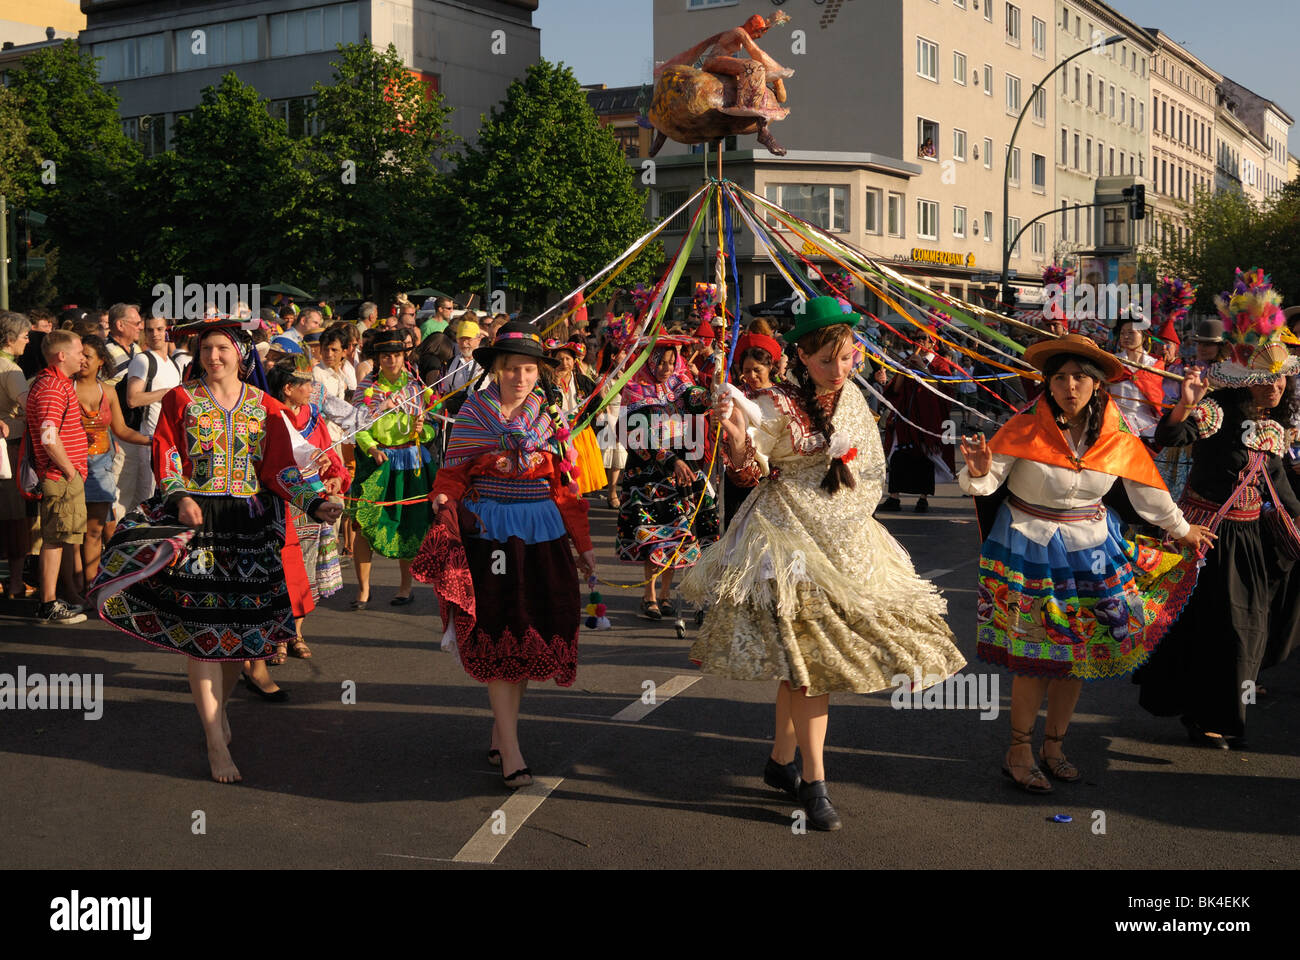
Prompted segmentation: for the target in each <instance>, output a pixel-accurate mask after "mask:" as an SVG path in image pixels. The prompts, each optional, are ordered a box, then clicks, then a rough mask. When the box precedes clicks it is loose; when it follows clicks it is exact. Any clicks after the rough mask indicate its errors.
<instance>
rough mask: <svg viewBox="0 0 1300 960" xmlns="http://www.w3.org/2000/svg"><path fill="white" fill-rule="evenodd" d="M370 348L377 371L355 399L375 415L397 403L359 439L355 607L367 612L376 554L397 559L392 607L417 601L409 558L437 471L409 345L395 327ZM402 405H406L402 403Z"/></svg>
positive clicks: (425, 526)
mask: <svg viewBox="0 0 1300 960" xmlns="http://www.w3.org/2000/svg"><path fill="white" fill-rule="evenodd" d="M372 349H373V350H374V354H375V358H376V367H375V372H374V373H373V374H372V376H370V377H368V378H366V380H365V381H363V382H362V383H360V384H358V386H357V400H356V402H357V404H358V405H359V406H362V407H363V409H365V410H367V411H370V412H371V414H372V415H378V414H379V413H380V411H381V409H382V408H383V406H384V405H385V402H386V401H388V400H389V398H393V399H395V400H397V401H398V404H399V406H397V407H396V408H395V409H392V410H390V411H389V412H388V413H384V414H383V415H382V416H379V417H378V419H376V420H375V421H374V423H372V424H371V425H370V426H369V427H368V428H367V429H365V430H362V431H360V432H359V433H357V434H356V436H355V438H354V442H355V443H356V448H357V472H356V476H355V478H354V479H353V481H352V489H351V491H350V492H349V496H350V497H351V498H352V501H351V502H352V514H353V516H354V517H355V519H356V523H357V527H358V534H357V539H356V544H355V546H354V548H353V557H354V560H355V562H356V570H357V583H358V590H357V598H356V600H354V601H353V602H352V609H353V610H364V609H366V607H367V606H368V605H369V603H370V563H371V556H372V554H373V553H374V552H376V551H377V552H378V553H380V554H382V555H383V556H385V557H393V558H395V559H396V560H397V561H398V564H399V566H400V568H401V574H402V582H401V586H400V587H399V588H398V591H397V595H396V596H394V597H393V599H392V600H390V601H389V604H390V605H392V606H394V607H400V606H405V605H406V604H408V603H410V602H411V599H412V598H411V587H412V582H411V559H412V558H413V557H414V556H415V554H416V552H417V551H418V550H419V549H420V543H421V542H422V541H423V540H424V535H425V534H426V533H427V532H428V530H429V526H430V525H431V524H432V516H431V514H430V512H429V502H428V499H427V498H428V494H429V490H430V488H431V487H432V486H433V473H434V469H433V466H432V464H431V463H430V460H431V458H430V454H429V451H428V448H427V446H426V444H427V443H428V442H429V441H430V440H432V439H433V435H434V427H433V426H432V424H428V423H425V421H424V416H423V413H422V404H423V397H422V396H420V392H421V391H422V390H423V386H422V384H421V383H420V380H419V378H418V377H416V376H415V375H414V374H413V373H412V372H411V371H410V370H409V369H408V368H407V366H406V344H405V343H404V342H403V340H402V336H401V334H400V333H398V332H397V331H396V330H385V331H383V332H381V333H380V334H379V335H378V336H376V337H375V339H374V343H373V347H372ZM403 400H405V401H408V402H406V403H405V404H404V405H403V404H402V401H403ZM400 501H412V502H409V503H404V502H400Z"/></svg>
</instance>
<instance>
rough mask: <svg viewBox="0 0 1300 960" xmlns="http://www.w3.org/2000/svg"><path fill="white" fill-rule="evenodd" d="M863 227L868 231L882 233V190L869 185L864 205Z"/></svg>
mask: <svg viewBox="0 0 1300 960" xmlns="http://www.w3.org/2000/svg"><path fill="white" fill-rule="evenodd" d="M862 229H863V231H864V232H866V233H876V234H878V233H880V191H879V190H878V189H876V188H874V187H867V193H866V200H865V202H864V203H863V205H862Z"/></svg>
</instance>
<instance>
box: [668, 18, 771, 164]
mask: <svg viewBox="0 0 1300 960" xmlns="http://www.w3.org/2000/svg"><path fill="white" fill-rule="evenodd" d="M789 19H790V17H789V16H788V15H786V14H785V13H781V12H779V11H778V12H777V13H776V14H775V15H774V16H772V18H771V19H765V18H763V17H761V16H759V15H757V14H755V15H754V16H752V17H750V18H749V19H748V20H746V21H745V22H744V23H743V24H742V25H741V26H739V27H735V28H734V29H731V30H724V31H723V32H722V33H715V34H714V35H713V36H711V37H709V38H708V39H706V40H702V41H700V42H699V43H697V44H696V45H695V46H693V47H691V48H690V49H689V50H687V51H685V52H683V53H680V54H678V55H677V56H675V57H673V58H672V59H671V60H669V61H668V62H667V63H665V64H664V65H663V66H662V67H660V68H659V69H658V70H656V71H655V89H654V100H653V102H652V103H651V105H650V111H649V115H650V122H651V123H652V124H654V128H655V130H656V131H657V134H656V136H655V140H654V143H653V144H652V145H651V148H650V156H652V157H653V156H654V155H655V154H657V153H658V152H659V150H660V148H661V147H663V145H664V141H665V140H667V139H668V138H670V137H671V138H672V139H673V140H676V141H677V142H678V143H709V142H712V141H715V140H721V139H722V138H724V137H729V136H734V135H738V134H744V133H757V134H758V142H759V143H761V144H762V145H763V146H765V147H767V149H768V150H770V151H771V152H772V153H774V154H775V155H776V156H778V157H783V156H785V148H784V147H782V146H781V145H780V144H779V143H777V142H776V140H775V139H773V137H772V133H771V131H770V130H769V129H768V124H769V123H771V122H772V121H773V120H784V119H785V118H786V117H787V116H788V115H789V113H790V111H789V110H788V109H787V108H785V107H783V106H781V104H783V103H785V83H784V81H785V80H786V79H788V78H790V77H792V76H794V71H793V70H790V69H788V68H786V67H783V66H781V64H779V63H777V62H776V61H775V60H773V59H772V58H771V57H770V56H768V55H767V54H766V53H764V52H763V50H762V48H760V47H759V45H758V44H757V43H755V42H754V41H755V40H757V39H758V38H759V37H761V36H762V35H763V34H764V33H766V32H767V31H768V30H769V29H770V28H771V27H773V26H775V25H776V24H779V23H785V22H787V21H788V20H789ZM741 50H744V51H745V52H746V53H747V54H749V57H748V59H745V58H742V57H736V56H733V54H736V53H738V52H739V51H741ZM697 63H698V64H699V66H698V67H697V66H695V64H697Z"/></svg>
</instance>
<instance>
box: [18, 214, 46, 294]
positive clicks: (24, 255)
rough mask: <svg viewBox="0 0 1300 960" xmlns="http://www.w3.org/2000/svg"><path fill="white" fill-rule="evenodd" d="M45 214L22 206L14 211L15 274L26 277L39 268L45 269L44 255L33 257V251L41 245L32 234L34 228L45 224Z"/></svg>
mask: <svg viewBox="0 0 1300 960" xmlns="http://www.w3.org/2000/svg"><path fill="white" fill-rule="evenodd" d="M45 220H46V217H45V214H43V213H39V212H38V211H36V210H28V209H27V208H25V207H24V208H21V209H19V210H17V211H15V213H14V234H15V241H16V242H15V244H14V247H15V249H14V273H15V276H19V277H26V276H28V275H29V274H32V273H35V272H36V271H37V270H44V269H45V258H44V257H33V256H31V251H32V250H33V249H34V248H35V247H38V246H40V243H39V242H38V241H37V240H35V239H34V238H33V236H32V228H33V227H36V228H40V227H43V226H45Z"/></svg>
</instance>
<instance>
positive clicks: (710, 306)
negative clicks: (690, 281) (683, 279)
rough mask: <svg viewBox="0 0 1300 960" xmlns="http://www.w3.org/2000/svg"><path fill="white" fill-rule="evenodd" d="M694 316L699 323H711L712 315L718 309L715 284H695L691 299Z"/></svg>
mask: <svg viewBox="0 0 1300 960" xmlns="http://www.w3.org/2000/svg"><path fill="white" fill-rule="evenodd" d="M693 306H694V307H695V314H696V316H698V317H699V318H700V323H712V322H713V315H714V314H715V313H716V312H717V309H718V285H717V284H716V283H697V284H696V285H695V293H694V298H693Z"/></svg>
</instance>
